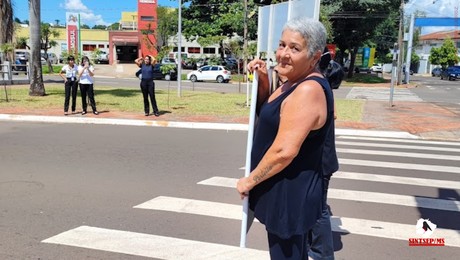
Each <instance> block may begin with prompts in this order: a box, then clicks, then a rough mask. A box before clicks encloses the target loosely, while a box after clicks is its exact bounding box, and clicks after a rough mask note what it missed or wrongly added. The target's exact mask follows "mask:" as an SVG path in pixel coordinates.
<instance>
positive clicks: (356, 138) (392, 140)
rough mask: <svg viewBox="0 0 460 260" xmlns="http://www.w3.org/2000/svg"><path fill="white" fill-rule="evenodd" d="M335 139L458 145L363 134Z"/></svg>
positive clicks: (456, 143) (457, 143) (458, 143)
mask: <svg viewBox="0 0 460 260" xmlns="http://www.w3.org/2000/svg"><path fill="white" fill-rule="evenodd" d="M336 139H349V140H360V141H382V142H396V143H413V144H422V145H423V144H437V145H446V146H458V147H460V142H440V141H425V140H420V139H395V138H376V137H365V136H346V135H341V136H336Z"/></svg>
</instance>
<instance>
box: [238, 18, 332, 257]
mask: <svg viewBox="0 0 460 260" xmlns="http://www.w3.org/2000/svg"><path fill="white" fill-rule="evenodd" d="M325 46H326V30H325V28H324V26H323V25H322V24H321V23H320V22H318V21H316V20H313V19H309V18H296V19H292V20H290V21H288V22H287V23H286V24H285V26H284V28H283V32H282V35H281V40H280V42H279V46H278V49H277V51H276V61H277V66H276V68H275V70H276V71H278V74H279V75H280V77H281V78H283V79H286V81H284V82H283V83H282V85H281V86H280V87H279V88H277V89H276V90H275V91H274V92H273V93H272V94H269V91H268V90H269V88H270V86H269V80H268V74H267V67H266V65H265V62H264V61H262V60H259V59H255V60H253V61H251V62H250V63H249V64H248V70H249V71H251V72H253V71H255V70H257V72H258V74H259V81H258V82H259V86H258V97H257V112H258V115H259V118H258V122H257V126H256V128H255V130H254V141H253V146H252V152H251V172H250V174H249V176H248V177H243V178H241V179H239V180H238V182H237V191H238V193H239V194H240V196H241V198H245V197H246V196H249V208H250V209H251V210H252V211H254V216H255V217H256V218H257V219H258V220H259V221H260V222H261V223H262V224H264V225H265V228H266V230H267V233H268V244H269V251H270V257H271V258H272V259H308V250H309V245H310V241H309V236H310V235H311V230H312V228H313V226H314V225H315V224H316V221H317V220H318V219H319V218H320V217H321V212H322V209H323V193H324V190H323V178H322V177H323V161H327V158H325V156H327V155H325V156H323V150H324V147H325V142H326V139H327V138H328V136H329V135H331V134H333V131H330V128H331V127H333V121H334V101H333V96H332V90H331V88H330V86H329V83H328V81H327V79H325V77H324V76H323V74H322V73H321V71H320V69H319V66H318V63H319V61H320V59H321V55H322V53H323V49H324V47H325Z"/></svg>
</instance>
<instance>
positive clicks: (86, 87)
mask: <svg viewBox="0 0 460 260" xmlns="http://www.w3.org/2000/svg"><path fill="white" fill-rule="evenodd" d="M80 92H81V104H82V108H83V111H84V112H86V108H87V107H88V104H87V102H86V94H88V98H89V105H90V106H91V108H92V109H93V112H95V111H97V109H96V101H95V100H94V88H93V84H80Z"/></svg>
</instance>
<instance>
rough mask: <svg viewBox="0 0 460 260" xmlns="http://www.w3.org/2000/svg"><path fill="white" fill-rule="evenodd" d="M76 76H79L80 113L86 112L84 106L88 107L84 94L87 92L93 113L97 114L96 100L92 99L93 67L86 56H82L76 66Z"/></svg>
mask: <svg viewBox="0 0 460 260" xmlns="http://www.w3.org/2000/svg"><path fill="white" fill-rule="evenodd" d="M78 77H79V78H80V92H81V104H82V109H83V110H82V112H81V114H82V115H84V114H86V108H87V107H88V104H87V103H86V94H88V97H89V104H90V105H91V108H92V109H93V114H95V115H99V112H97V109H96V101H95V100H94V78H93V77H94V67H93V65H91V63H90V60H89V58H88V57H87V56H83V58H82V59H81V64H80V65H79V66H78Z"/></svg>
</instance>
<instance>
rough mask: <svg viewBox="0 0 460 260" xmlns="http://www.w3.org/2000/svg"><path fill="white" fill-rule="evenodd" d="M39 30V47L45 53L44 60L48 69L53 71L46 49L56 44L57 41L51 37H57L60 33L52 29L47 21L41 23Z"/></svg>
mask: <svg viewBox="0 0 460 260" xmlns="http://www.w3.org/2000/svg"><path fill="white" fill-rule="evenodd" d="M40 31H41V34H40V37H41V39H40V45H41V49H42V50H43V52H44V53H45V60H46V63H47V64H48V71H53V65H52V64H51V61H50V60H49V58H48V50H49V49H51V48H52V47H55V46H57V45H58V43H57V41H55V40H53V39H52V38H57V37H59V35H60V33H59V31H58V30H56V29H53V28H52V27H51V26H50V25H49V24H48V23H42V24H41V29H40Z"/></svg>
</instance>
